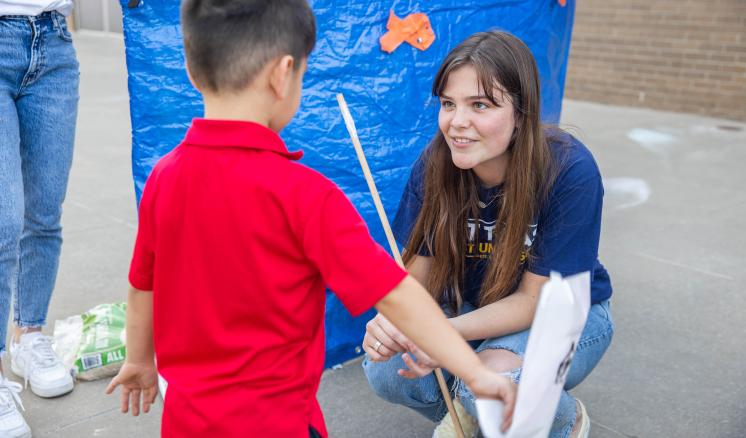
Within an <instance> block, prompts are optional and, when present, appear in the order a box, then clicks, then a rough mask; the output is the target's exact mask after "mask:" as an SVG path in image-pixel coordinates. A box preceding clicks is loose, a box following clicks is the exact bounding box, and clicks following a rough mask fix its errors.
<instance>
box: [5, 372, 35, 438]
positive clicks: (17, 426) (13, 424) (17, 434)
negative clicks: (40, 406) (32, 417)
mask: <svg viewBox="0 0 746 438" xmlns="http://www.w3.org/2000/svg"><path fill="white" fill-rule="evenodd" d="M22 390H23V386H21V384H20V383H16V382H11V381H10V380H8V379H6V378H5V377H3V376H2V375H0V437H3V438H6V437H7V438H31V429H30V428H29V427H28V424H26V420H24V419H23V415H21V413H20V412H19V411H18V406H20V407H21V409H23V403H21V398H20V397H19V396H18V394H19V393H20V392H21V391H22Z"/></svg>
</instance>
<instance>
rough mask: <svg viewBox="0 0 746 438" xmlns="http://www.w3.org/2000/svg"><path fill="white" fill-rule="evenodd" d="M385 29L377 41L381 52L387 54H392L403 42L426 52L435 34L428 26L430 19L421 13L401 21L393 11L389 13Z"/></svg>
mask: <svg viewBox="0 0 746 438" xmlns="http://www.w3.org/2000/svg"><path fill="white" fill-rule="evenodd" d="M386 29H388V30H389V31H388V32H386V33H385V34H384V35H383V36H382V37H381V38H380V40H379V41H380V42H381V50H383V51H384V52H388V53H392V52H393V51H394V50H396V48H397V47H399V46H400V45H401V43H403V42H404V41H406V42H408V43H409V44H411V45H413V46H414V47H416V48H418V49H420V50H427V48H428V47H430V45H431V44H432V43H433V41H435V32H433V28H432V27H431V26H430V19H429V18H427V15H425V14H423V13H421V12H418V13H416V14H410V15H409V16H407V18H405V19H403V20H402V19H401V18H399V17H397V16H396V14H394V11H391V13H390V14H389V21H388V23H386Z"/></svg>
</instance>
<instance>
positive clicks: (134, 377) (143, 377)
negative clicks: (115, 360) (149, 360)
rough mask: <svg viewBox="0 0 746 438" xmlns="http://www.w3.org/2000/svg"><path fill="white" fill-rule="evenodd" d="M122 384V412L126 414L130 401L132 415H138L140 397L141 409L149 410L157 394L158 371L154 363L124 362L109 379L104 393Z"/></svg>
mask: <svg viewBox="0 0 746 438" xmlns="http://www.w3.org/2000/svg"><path fill="white" fill-rule="evenodd" d="M119 385H122V396H121V402H122V413H123V414H126V413H127V410H128V408H129V405H130V403H131V404H132V415H133V416H135V417H136V416H138V415H140V397H141V396H142V410H143V412H145V413H148V412H150V405H152V404H153V402H154V401H155V396H156V395H157V394H158V371H157V370H156V368H155V364H154V363H153V364H134V363H129V362H126V361H125V363H124V365H122V368H121V369H120V370H119V374H117V375H116V376H114V378H113V379H111V383H109V386H108V387H107V388H106V393H107V394H111V393H112V392H114V389H116V387H117V386H119Z"/></svg>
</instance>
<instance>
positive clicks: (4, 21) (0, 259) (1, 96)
mask: <svg viewBox="0 0 746 438" xmlns="http://www.w3.org/2000/svg"><path fill="white" fill-rule="evenodd" d="M31 40H32V31H31V27H30V26H29V22H28V19H27V18H25V17H7V16H6V17H0V356H2V354H4V353H5V347H6V339H7V327H8V315H9V313H10V303H11V298H12V296H13V294H14V293H15V287H16V283H17V278H18V251H19V242H20V239H21V233H22V231H23V215H24V211H23V210H24V206H23V204H24V200H23V176H22V174H21V154H20V144H21V139H20V131H19V125H18V123H19V122H18V113H17V110H16V105H15V100H16V97H17V95H18V90H19V89H20V86H21V82H22V80H23V77H24V75H25V73H26V70H27V69H28V65H29V59H30V53H31V50H30V47H31ZM1 371H2V370H0V418H2V421H0V436H3V437H29V436H31V429H30V428H29V427H28V424H26V421H25V420H24V419H23V416H22V415H21V413H20V411H19V410H18V405H19V404H20V403H19V402H18V400H20V399H19V398H18V393H19V392H21V390H22V388H23V387H22V386H21V385H19V384H18V383H15V382H11V381H9V380H8V379H7V378H6V377H5V376H4V375H3V373H2V372H1Z"/></svg>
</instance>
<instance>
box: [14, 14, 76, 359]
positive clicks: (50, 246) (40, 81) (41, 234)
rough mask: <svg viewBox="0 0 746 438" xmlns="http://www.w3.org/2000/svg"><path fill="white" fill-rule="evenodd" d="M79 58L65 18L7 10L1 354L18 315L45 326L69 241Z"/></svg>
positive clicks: (20, 321) (26, 322)
mask: <svg viewBox="0 0 746 438" xmlns="http://www.w3.org/2000/svg"><path fill="white" fill-rule="evenodd" d="M78 81H79V73H78V61H77V60H76V57H75V49H74V48H73V45H72V38H71V36H70V32H68V30H67V27H66V24H65V19H64V17H63V16H62V15H60V14H58V13H57V12H45V13H43V14H41V15H38V16H36V17H31V16H14V15H5V16H0V352H2V351H4V350H5V340H6V335H7V333H6V330H7V325H8V324H7V321H8V316H9V312H10V304H11V298H13V308H14V321H15V323H16V324H17V325H18V326H21V327H41V326H43V325H44V324H45V323H46V318H47V308H48V307H49V300H50V298H51V295H52V290H53V289H54V283H55V279H56V277H57V266H58V264H59V256H60V248H61V245H62V235H61V233H62V228H61V226H60V217H61V215H62V201H63V200H64V199H65V192H66V190H67V180H68V175H69V173H70V165H71V163H72V156H73V143H74V140H75V122H76V119H77V110H78Z"/></svg>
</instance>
